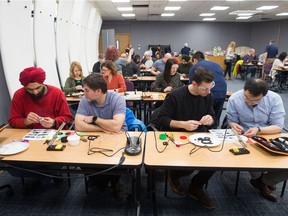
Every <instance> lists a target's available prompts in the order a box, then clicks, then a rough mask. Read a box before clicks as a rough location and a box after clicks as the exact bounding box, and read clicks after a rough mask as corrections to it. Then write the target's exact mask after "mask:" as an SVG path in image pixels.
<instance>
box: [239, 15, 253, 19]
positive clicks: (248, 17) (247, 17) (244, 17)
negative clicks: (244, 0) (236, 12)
mask: <svg viewBox="0 0 288 216" xmlns="http://www.w3.org/2000/svg"><path fill="white" fill-rule="evenodd" d="M251 17H252V16H239V17H237V18H236V19H250V18H251Z"/></svg>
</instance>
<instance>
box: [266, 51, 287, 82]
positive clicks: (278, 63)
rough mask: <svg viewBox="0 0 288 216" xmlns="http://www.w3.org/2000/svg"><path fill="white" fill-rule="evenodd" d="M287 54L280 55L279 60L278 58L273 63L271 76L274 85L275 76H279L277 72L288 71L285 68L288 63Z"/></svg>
mask: <svg viewBox="0 0 288 216" xmlns="http://www.w3.org/2000/svg"><path fill="white" fill-rule="evenodd" d="M287 59H288V58H287V53H286V52H282V53H280V55H279V56H278V58H276V59H275V60H274V62H273V65H272V68H271V71H270V74H269V76H270V77H271V79H272V83H274V81H275V76H276V74H277V70H285V71H288V67H287V66H285V62H286V61H287Z"/></svg>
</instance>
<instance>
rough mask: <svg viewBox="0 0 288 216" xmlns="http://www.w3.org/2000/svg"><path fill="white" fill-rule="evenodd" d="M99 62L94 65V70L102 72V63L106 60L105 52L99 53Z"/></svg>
mask: <svg viewBox="0 0 288 216" xmlns="http://www.w3.org/2000/svg"><path fill="white" fill-rule="evenodd" d="M98 60H99V61H98V62H96V63H95V64H94V65H93V68H92V72H94V73H100V72H101V64H102V63H103V62H104V61H105V56H104V54H103V53H99V55H98Z"/></svg>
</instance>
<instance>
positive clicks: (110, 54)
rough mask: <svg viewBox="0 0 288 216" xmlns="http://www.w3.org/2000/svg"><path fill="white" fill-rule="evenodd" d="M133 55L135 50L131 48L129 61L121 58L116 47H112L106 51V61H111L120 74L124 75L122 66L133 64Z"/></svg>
mask: <svg viewBox="0 0 288 216" xmlns="http://www.w3.org/2000/svg"><path fill="white" fill-rule="evenodd" d="M133 53H134V49H133V48H131V49H130V50H129V53H128V56H127V59H126V58H119V54H118V51H117V49H116V47H115V46H114V45H110V46H108V47H107V49H106V53H105V59H106V60H111V61H112V62H113V63H114V64H115V67H116V70H117V71H118V72H119V73H120V74H122V66H126V65H127V64H129V63H130V62H131V60H132V55H133ZM101 68H102V67H101Z"/></svg>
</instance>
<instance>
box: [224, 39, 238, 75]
mask: <svg viewBox="0 0 288 216" xmlns="http://www.w3.org/2000/svg"><path fill="white" fill-rule="evenodd" d="M235 45H236V43H235V42H234V41H231V42H230V44H229V45H228V47H227V52H226V59H225V64H226V69H225V73H224V79H225V80H227V78H226V75H227V73H228V76H229V80H233V77H231V67H232V60H233V59H234V57H235Z"/></svg>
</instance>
